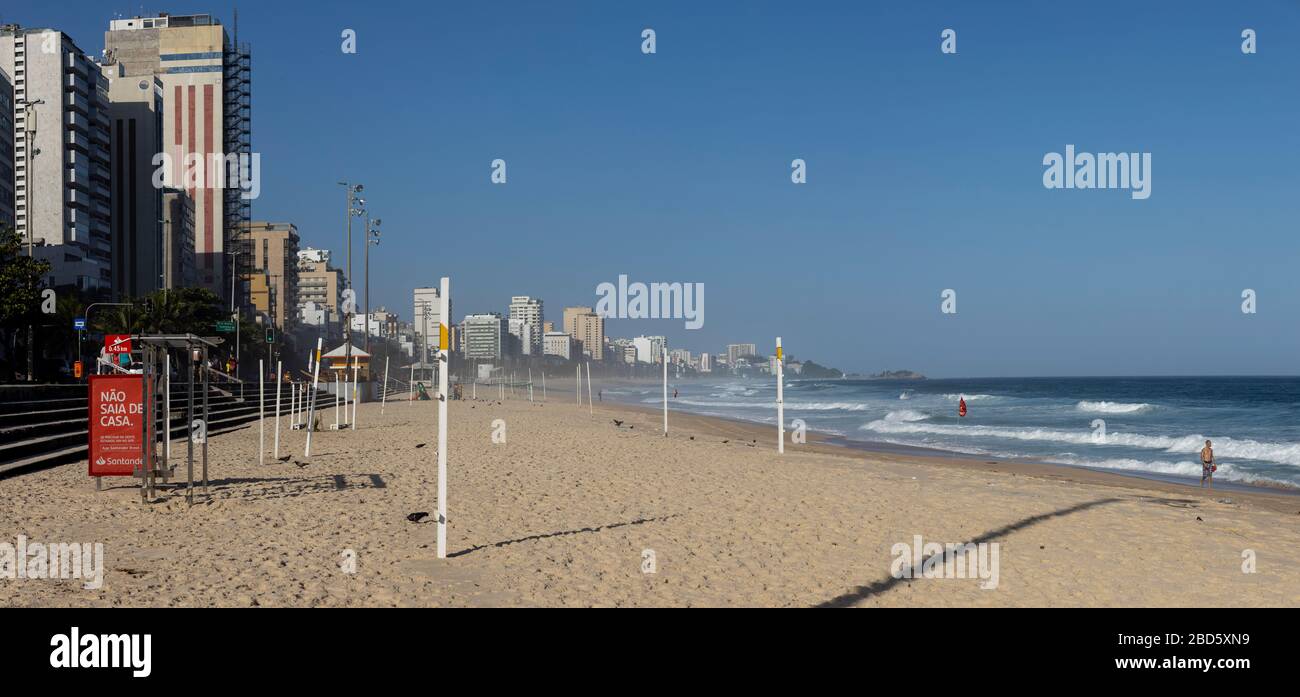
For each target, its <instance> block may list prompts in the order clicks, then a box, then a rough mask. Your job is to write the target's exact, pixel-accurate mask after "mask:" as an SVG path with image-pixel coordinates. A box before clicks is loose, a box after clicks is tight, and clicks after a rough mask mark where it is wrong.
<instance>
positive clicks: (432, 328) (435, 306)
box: [411, 287, 451, 355]
mask: <svg viewBox="0 0 1300 697" xmlns="http://www.w3.org/2000/svg"><path fill="white" fill-rule="evenodd" d="M440 296H441V291H440V290H439V289H438V288H432V287H424V288H416V289H415V291H414V292H413V293H412V308H411V312H412V314H411V318H412V323H413V324H414V325H415V336H416V350H417V353H418V354H419V355H423V352H424V351H425V350H426V349H427V350H429V351H436V350H438V324H439V323H440V322H442V321H443V320H442V316H441V312H442V304H441V302H440ZM447 324H448V325H450V324H451V318H448V319H447ZM448 328H449V329H450V327H448Z"/></svg>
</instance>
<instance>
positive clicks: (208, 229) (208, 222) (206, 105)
mask: <svg viewBox="0 0 1300 697" xmlns="http://www.w3.org/2000/svg"><path fill="white" fill-rule="evenodd" d="M211 161H212V85H204V86H203V162H204V163H205V164H204V167H207V164H206V163H208V162H211ZM218 176H221V175H220V173H218V172H211V173H210V176H209V177H207V178H206V179H205V180H204V181H203V241H204V242H205V243H206V244H207V245H208V251H213V250H215V249H216V247H215V246H214V245H213V240H212V187H213V185H214V182H213V181H211V180H212V179H214V178H216V177H218ZM212 257H213V255H212V254H209V255H208V256H207V259H208V268H211V267H212Z"/></svg>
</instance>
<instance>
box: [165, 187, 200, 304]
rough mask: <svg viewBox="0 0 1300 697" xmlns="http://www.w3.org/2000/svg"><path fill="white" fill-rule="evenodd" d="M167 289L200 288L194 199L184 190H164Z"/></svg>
mask: <svg viewBox="0 0 1300 697" xmlns="http://www.w3.org/2000/svg"><path fill="white" fill-rule="evenodd" d="M162 225H163V247H162V257H163V261H162V267H163V288H168V289H173V288H190V287H193V286H195V285H197V280H196V279H197V277H196V276H195V269H194V199H192V198H190V195H189V194H187V193H185V192H184V191H181V190H180V189H167V188H164V189H163V190H162Z"/></svg>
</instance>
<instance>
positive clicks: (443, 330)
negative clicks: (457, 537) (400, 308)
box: [438, 276, 451, 559]
mask: <svg viewBox="0 0 1300 697" xmlns="http://www.w3.org/2000/svg"><path fill="white" fill-rule="evenodd" d="M441 286H442V287H441V288H440V289H439V290H440V291H441V292H440V293H439V298H438V306H439V307H438V313H439V314H438V558H439V559H446V558H447V373H448V372H450V371H449V370H448V367H449V366H450V365H451V360H450V356H449V355H448V352H447V349H448V348H449V347H448V343H449V341H448V337H447V335H448V333H449V332H448V330H447V321H448V320H449V319H450V317H449V315H450V313H451V308H450V300H451V298H450V293H451V280H450V279H448V278H447V277H446V276H443V277H442V282H441Z"/></svg>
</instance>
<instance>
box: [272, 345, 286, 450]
mask: <svg viewBox="0 0 1300 697" xmlns="http://www.w3.org/2000/svg"><path fill="white" fill-rule="evenodd" d="M281 367H283V366H282V361H276V362H275V454H274V455H272V456H271V457H273V458H275V459H277V460H278V459H280V378H281V376H283V375H284V373H281V372H280V368H281Z"/></svg>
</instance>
